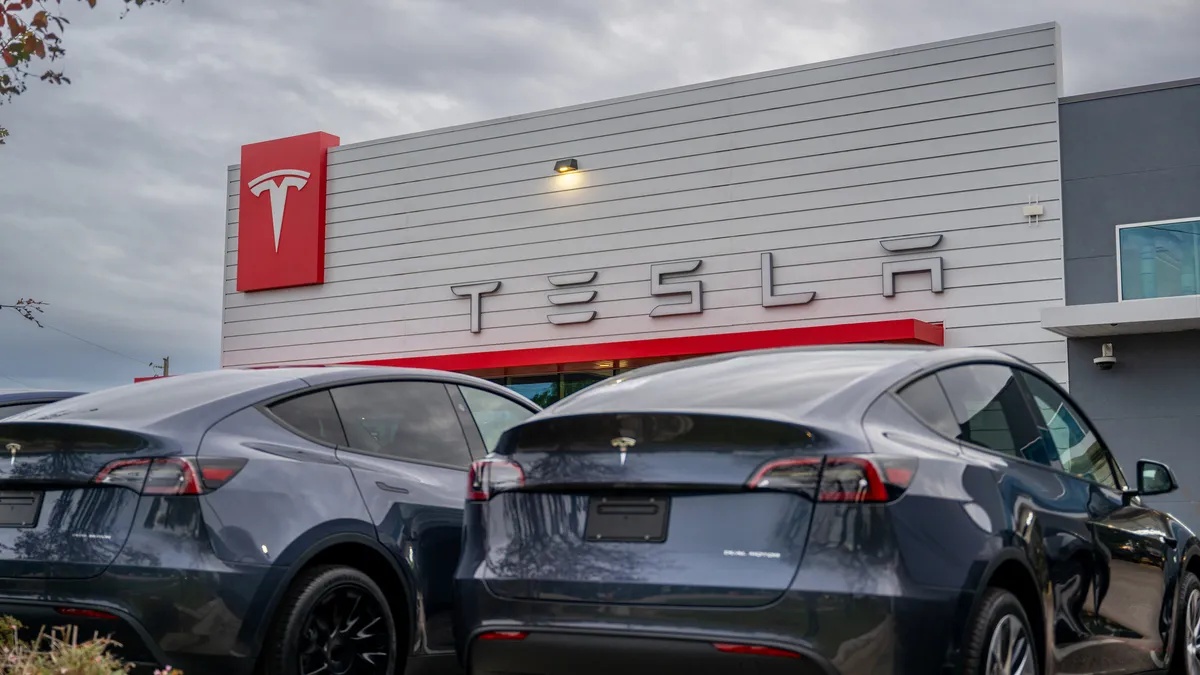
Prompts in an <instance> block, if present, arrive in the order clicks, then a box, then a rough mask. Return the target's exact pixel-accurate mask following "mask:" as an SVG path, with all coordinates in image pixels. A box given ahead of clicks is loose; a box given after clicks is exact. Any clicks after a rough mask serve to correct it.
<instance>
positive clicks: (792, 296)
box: [450, 234, 945, 333]
mask: <svg viewBox="0 0 1200 675" xmlns="http://www.w3.org/2000/svg"><path fill="white" fill-rule="evenodd" d="M941 242H942V235H940V234H925V235H917V236H911V237H897V238H893V239H881V240H880V241H879V245H880V246H881V247H882V248H883V250H884V251H887V252H888V253H912V252H916V251H926V250H929V249H933V248H936V247H937V246H938V244H940V243H941ZM702 263H703V261H701V260H682V261H674V262H666V263H654V264H652V265H650V295H651V296H652V297H672V296H687V299H686V300H685V301H684V302H671V303H663V304H661V305H657V306H656V307H654V308H653V309H651V310H650V316H676V315H680V314H701V313H703V312H704V283H703V281H701V280H700V279H669V278H668V275H672V276H675V275H680V274H690V273H692V272H696V271H697V270H699V269H700V266H701V264H702ZM942 269H943V261H942V258H941V256H933V257H928V258H907V259H904V260H888V261H885V262H883V263H882V264H881V267H880V276H881V278H882V282H883V283H882V294H883V295H884V297H889V298H890V297H894V296H895V295H896V277H897V276H898V275H901V274H913V273H926V272H928V273H929V290H930V291H932V292H934V293H941V292H943V291H944V290H945V283H944V281H943V278H942ZM759 272H760V274H761V279H760V288H761V291H762V306H763V307H787V306H793V305H807V304H808V303H810V302H812V301H813V299H814V298H816V295H817V294H816V292H815V291H800V292H797V293H786V294H776V293H775V282H774V272H775V269H774V255H773V254H772V253H769V252H768V253H761V254H759ZM598 276H599V272H597V271H595V270H591V271H587V272H572V273H569V274H553V275H550V276H549V277H547V278H546V279H547V281H549V282H550V285H551V286H554V287H555V288H563V287H574V289H573V290H569V291H566V292H561V293H549V294H547V296H546V299H547V300H548V301H549V302H550V304H551V305H555V306H561V305H584V304H588V303H591V302H592V301H593V300H595V299H596V296H597V295H598V293H597V292H596V291H594V290H577V289H578V287H579V286H583V285H585V284H590V283H592V282H593V281H596V280H597V277H598ZM499 290H500V282H499V281H484V282H479V283H474V284H461V285H455V286H451V287H450V292H451V293H453V294H454V295H457V296H458V297H460V298H470V300H471V305H470V309H469V310H468V311H469V312H470V317H471V332H472V333H479V332H481V331H482V330H483V296H484V295H490V294H493V293H496V292H497V291H499ZM597 315H598V312H597V311H596V310H592V309H589V310H585V311H574V312H556V313H553V314H548V315H547V316H546V320H547V321H549V322H550V323H552V324H555V325H566V324H573V323H587V322H589V321H591V320H592V319H595V318H596V317H597Z"/></svg>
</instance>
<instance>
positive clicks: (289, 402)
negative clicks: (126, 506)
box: [267, 390, 346, 445]
mask: <svg viewBox="0 0 1200 675" xmlns="http://www.w3.org/2000/svg"><path fill="white" fill-rule="evenodd" d="M267 409H268V410H270V411H271V413H272V414H273V415H275V416H276V417H278V418H279V419H281V420H283V421H284V422H287V423H288V424H290V425H291V426H293V427H295V428H296V429H297V430H299V431H301V432H303V433H305V434H307V435H308V436H311V437H313V438H316V439H320V440H322V441H325V442H326V443H331V444H333V445H345V444H346V435H345V433H343V431H342V422H341V420H339V419H338V414H337V409H336V408H334V407H333V398H332V397H330V395H329V391H328V390H321V391H314V392H312V393H311V394H304V395H302V396H296V397H295V398H289V399H286V400H283V401H280V402H278V403H274V404H272V405H270V406H268V407H267Z"/></svg>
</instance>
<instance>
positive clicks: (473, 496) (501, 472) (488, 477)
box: [467, 458, 525, 502]
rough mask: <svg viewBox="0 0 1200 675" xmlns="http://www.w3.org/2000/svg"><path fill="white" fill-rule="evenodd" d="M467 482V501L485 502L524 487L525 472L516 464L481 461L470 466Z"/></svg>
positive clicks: (495, 460)
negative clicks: (507, 491)
mask: <svg viewBox="0 0 1200 675" xmlns="http://www.w3.org/2000/svg"><path fill="white" fill-rule="evenodd" d="M467 481H468V486H467V501H471V502H486V501H487V500H489V499H491V498H492V495H494V494H497V493H499V492H504V491H505V490H515V489H518V488H520V487H521V486H523V485H525V472H524V471H522V470H521V465H520V464H517V463H516V462H510V461H508V460H503V459H494V458H493V459H481V460H479V461H478V462H474V463H473V464H471V471H470V473H469V474H468V476H467Z"/></svg>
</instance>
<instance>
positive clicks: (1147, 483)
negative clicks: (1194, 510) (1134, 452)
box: [1137, 459, 1179, 496]
mask: <svg viewBox="0 0 1200 675" xmlns="http://www.w3.org/2000/svg"><path fill="white" fill-rule="evenodd" d="M1137 488H1138V494H1139V495H1143V496H1151V495H1165V494H1167V493H1168V492H1174V491H1175V490H1177V489H1179V483H1178V482H1177V481H1176V480H1175V474H1173V473H1171V468H1170V467H1168V466H1167V465H1166V464H1163V463H1161V462H1152V461H1150V460H1148V459H1139V460H1138V463H1137Z"/></svg>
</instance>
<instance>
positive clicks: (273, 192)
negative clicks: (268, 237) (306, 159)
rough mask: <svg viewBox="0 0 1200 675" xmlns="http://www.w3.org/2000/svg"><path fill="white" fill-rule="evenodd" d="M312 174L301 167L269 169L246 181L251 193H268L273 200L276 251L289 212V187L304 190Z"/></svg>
mask: <svg viewBox="0 0 1200 675" xmlns="http://www.w3.org/2000/svg"><path fill="white" fill-rule="evenodd" d="M311 175H312V174H311V173H309V172H307V171H301V170H300V169H282V170H280V171H268V172H267V173H264V174H263V175H261V176H259V177H258V178H255V179H254V180H252V181H250V182H249V183H246V187H248V188H250V194H252V195H254V196H255V197H261V196H262V193H264V192H265V193H267V199H269V200H270V201H271V229H272V231H273V232H274V234H275V252H276V253H279V233H280V232H282V231H283V216H284V214H285V213H287V191H288V188H292V187H294V188H296V190H297V191H299V190H303V189H304V186H305V185H308V177H309V176H311Z"/></svg>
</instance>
